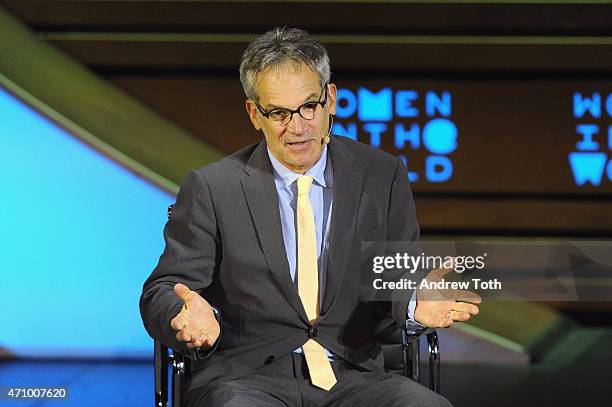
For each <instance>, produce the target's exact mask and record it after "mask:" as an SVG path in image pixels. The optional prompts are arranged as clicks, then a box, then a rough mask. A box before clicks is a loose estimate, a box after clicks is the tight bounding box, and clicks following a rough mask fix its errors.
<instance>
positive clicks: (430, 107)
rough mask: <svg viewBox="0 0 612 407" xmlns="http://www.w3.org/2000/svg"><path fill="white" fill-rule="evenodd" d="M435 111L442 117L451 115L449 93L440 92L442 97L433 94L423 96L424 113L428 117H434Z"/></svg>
mask: <svg viewBox="0 0 612 407" xmlns="http://www.w3.org/2000/svg"><path fill="white" fill-rule="evenodd" d="M436 111H437V112H438V113H440V115H441V116H443V117H448V116H450V115H451V95H450V93H449V92H442V97H438V95H436V93H435V92H427V93H426V94H425V113H426V114H427V116H428V117H434V116H435V115H436Z"/></svg>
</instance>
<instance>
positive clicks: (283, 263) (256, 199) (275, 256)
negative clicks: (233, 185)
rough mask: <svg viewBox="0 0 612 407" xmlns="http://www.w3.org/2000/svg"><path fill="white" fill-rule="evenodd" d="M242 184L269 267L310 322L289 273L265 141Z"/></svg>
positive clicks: (301, 314)
mask: <svg viewBox="0 0 612 407" xmlns="http://www.w3.org/2000/svg"><path fill="white" fill-rule="evenodd" d="M240 182H241V183H242V188H243V190H244V195H245V197H246V201H247V205H248V207H249V211H250V214H251V218H252V220H253V224H254V225H255V230H256V232H257V236H258V238H259V244H260V245H261V248H262V250H263V254H264V257H265V259H266V262H267V263H268V267H269V268H270V270H271V272H272V274H273V275H274V278H275V279H276V281H277V282H278V285H279V287H280V290H281V292H282V293H283V294H284V295H285V298H286V299H287V302H288V303H289V304H290V305H291V306H292V307H293V308H294V309H295V310H296V311H297V312H298V314H299V315H300V317H301V318H302V319H304V320H305V321H307V317H306V312H305V311H304V307H303V305H302V301H301V300H300V297H299V295H298V292H297V290H296V288H295V285H294V284H293V281H291V275H290V273H289V264H288V262H287V253H286V252H285V245H284V243H283V230H282V226H281V222H280V212H279V209H278V194H277V192H276V185H275V183H274V173H273V170H272V164H271V163H270V158H269V157H268V152H267V148H266V143H265V142H263V141H262V142H261V143H260V144H259V145H258V146H257V147H256V148H255V150H254V151H253V154H252V155H251V158H250V159H249V161H248V163H247V165H246V167H245V168H244V174H243V175H242V179H241V180H240Z"/></svg>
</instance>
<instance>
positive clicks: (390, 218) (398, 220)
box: [387, 159, 425, 326]
mask: <svg viewBox="0 0 612 407" xmlns="http://www.w3.org/2000/svg"><path fill="white" fill-rule="evenodd" d="M387 242H388V244H389V246H388V249H390V248H392V249H393V250H392V251H391V252H390V253H388V254H389V255H394V254H395V252H398V251H401V252H406V253H408V254H409V255H412V256H418V255H420V254H421V248H420V245H419V224H418V222H417V219H416V207H415V203H414V198H413V196H412V191H411V190H410V184H409V182H408V172H407V170H406V167H405V166H404V163H403V162H402V161H401V160H400V159H398V160H397V165H396V168H395V175H394V177H393V183H392V186H391V196H390V198H389V209H388V212H387ZM424 276H425V274H424V271H422V270H421V271H417V275H416V276H415V275H413V276H410V279H411V280H415V281H417V282H420V280H421V279H422V278H423V277H424ZM412 294H413V291H407V290H398V291H397V292H394V293H393V296H392V302H391V312H392V315H393V319H395V322H396V323H397V324H398V325H399V326H405V324H406V319H407V313H408V303H409V301H410V298H411V296H412Z"/></svg>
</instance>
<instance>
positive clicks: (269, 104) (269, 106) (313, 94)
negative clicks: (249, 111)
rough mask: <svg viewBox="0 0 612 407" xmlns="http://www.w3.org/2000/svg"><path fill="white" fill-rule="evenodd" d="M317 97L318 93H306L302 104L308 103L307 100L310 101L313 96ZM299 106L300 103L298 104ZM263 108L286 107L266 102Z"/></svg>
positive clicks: (268, 109)
mask: <svg viewBox="0 0 612 407" xmlns="http://www.w3.org/2000/svg"><path fill="white" fill-rule="evenodd" d="M317 97H319V93H314V92H313V93H311V94H310V95H308V96H307V97H305V98H304V101H303V102H302V104H304V103H308V102H309V101H311V100H312V99H313V98H317ZM300 106H301V105H300ZM264 109H266V110H267V111H270V110H276V109H288V108H287V107H282V106H276V105H274V104H271V103H268V104H267V105H265V106H264Z"/></svg>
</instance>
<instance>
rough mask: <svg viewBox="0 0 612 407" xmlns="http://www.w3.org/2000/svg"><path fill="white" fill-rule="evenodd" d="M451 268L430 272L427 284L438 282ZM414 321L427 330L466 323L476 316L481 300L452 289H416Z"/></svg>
mask: <svg viewBox="0 0 612 407" xmlns="http://www.w3.org/2000/svg"><path fill="white" fill-rule="evenodd" d="M452 270H453V269H452V268H440V269H436V270H433V271H431V272H430V273H429V274H428V275H427V277H426V278H425V279H426V280H427V281H429V282H438V281H442V280H443V279H444V276H445V275H447V274H448V273H449V272H451V271H452ZM416 301H417V304H416V308H415V310H414V320H415V321H416V322H418V323H419V324H421V325H423V326H426V327H428V328H448V327H450V326H451V325H452V324H453V323H454V322H455V321H461V322H463V321H467V320H469V319H470V318H471V317H472V315H478V312H479V310H478V306H477V305H476V304H480V303H481V302H482V299H481V298H480V296H479V295H478V294H476V293H474V292H472V291H467V290H454V289H440V290H439V289H425V288H423V289H417V291H416Z"/></svg>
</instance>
